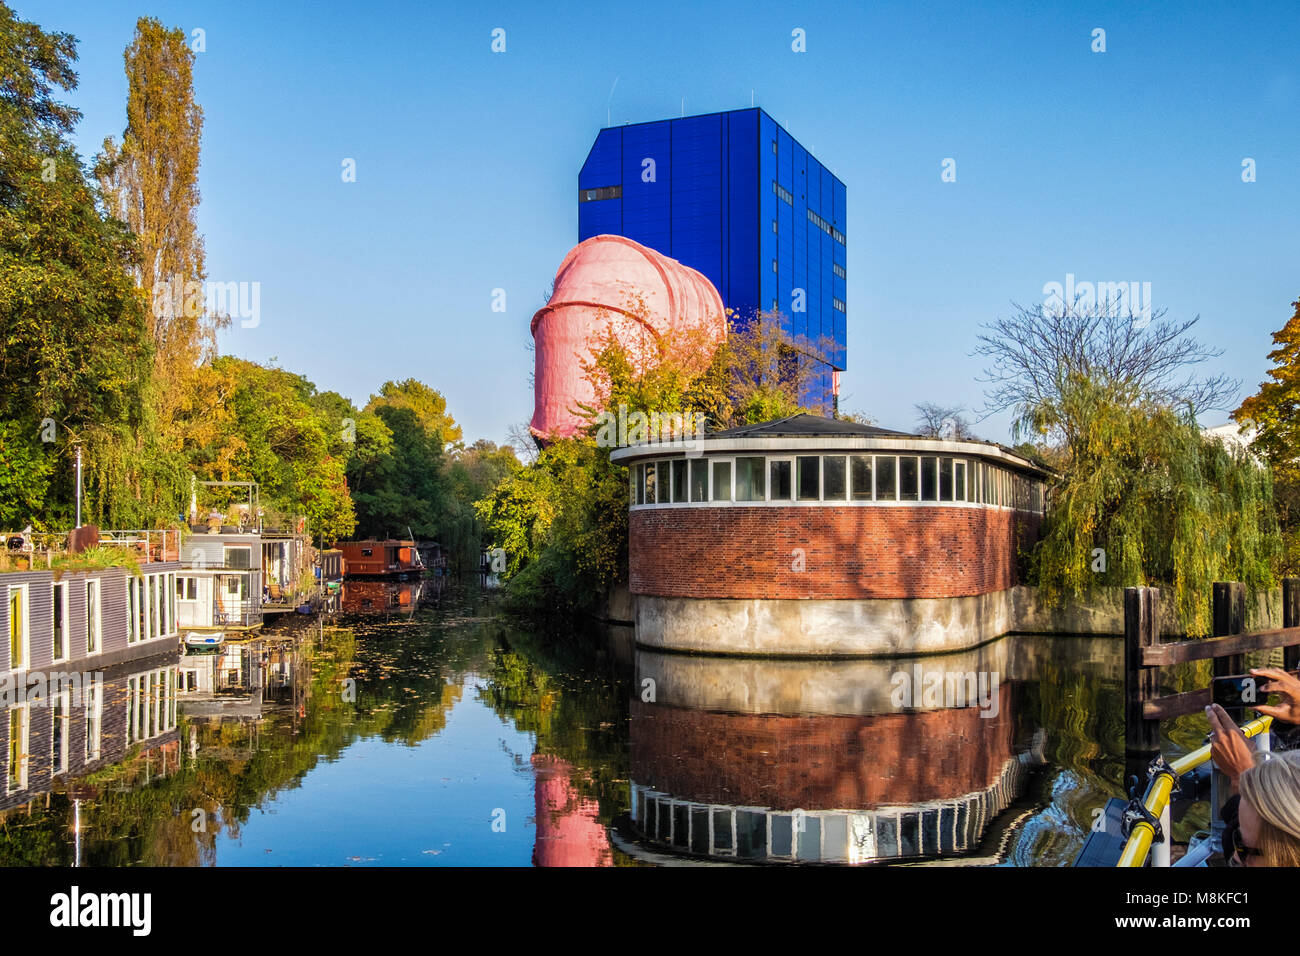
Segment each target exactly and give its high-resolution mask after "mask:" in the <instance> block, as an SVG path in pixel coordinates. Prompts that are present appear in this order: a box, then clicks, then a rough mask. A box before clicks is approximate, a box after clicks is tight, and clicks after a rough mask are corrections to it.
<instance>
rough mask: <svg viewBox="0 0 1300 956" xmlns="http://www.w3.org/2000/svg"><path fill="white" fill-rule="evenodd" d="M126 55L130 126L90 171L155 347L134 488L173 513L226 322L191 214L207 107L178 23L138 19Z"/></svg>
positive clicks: (109, 142) (108, 145) (195, 203)
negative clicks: (125, 238)
mask: <svg viewBox="0 0 1300 956" xmlns="http://www.w3.org/2000/svg"><path fill="white" fill-rule="evenodd" d="M123 59H124V61H125V66H126V76H127V80H128V84H129V86H128V96H127V104H126V119H127V123H126V129H125V130H124V131H123V134H122V142H121V144H120V145H119V144H117V143H115V142H114V141H113V139H112V138H111V137H110V138H109V139H107V140H105V142H104V148H103V152H102V153H101V154H100V156H99V159H98V164H97V167H96V168H97V172H98V175H99V177H100V182H101V184H102V187H103V191H104V193H105V195H106V197H107V198H108V200H109V203H110V208H111V209H112V211H113V212H114V214H115V215H116V216H117V217H118V218H119V219H121V220H122V221H123V222H125V223H126V224H127V226H128V227H129V228H130V229H131V231H132V232H133V233H134V234H135V237H136V242H137V248H138V255H137V258H136V262H135V265H134V276H135V280H136V285H137V287H138V289H139V293H140V297H141V299H142V301H143V303H144V305H145V307H146V309H147V311H148V316H149V325H150V332H151V335H152V338H153V345H154V370H153V376H152V388H151V393H150V395H149V400H148V402H147V409H146V423H145V427H144V428H143V429H141V431H140V432H139V435H138V443H137V470H136V472H135V475H134V485H135V492H136V494H137V495H138V496H139V497H140V498H142V499H144V500H146V501H147V502H150V503H153V504H155V505H156V506H157V507H158V508H159V510H160V511H167V512H170V511H174V510H175V509H174V498H175V496H176V491H177V488H178V487H183V486H184V482H185V472H186V464H185V461H184V457H183V455H184V452H185V450H186V448H187V446H188V445H189V444H190V443H189V441H188V432H189V428H190V426H189V424H188V423H189V421H190V420H192V419H196V418H199V417H202V415H203V414H204V402H203V399H202V392H203V381H204V379H205V374H204V372H205V369H204V368H203V366H204V364H205V363H206V362H209V361H210V360H211V359H212V358H213V357H215V354H216V333H217V330H218V329H219V328H220V327H221V326H222V325H223V324H224V323H225V322H228V321H229V319H228V317H220V316H213V315H210V314H208V312H207V308H206V303H205V301H204V295H203V281H204V279H205V278H206V272H205V266H204V248H203V238H202V236H200V235H199V231H198V224H197V221H196V214H197V211H198V205H199V188H198V171H199V142H200V138H201V136H202V131H203V111H202V109H201V108H200V107H199V106H198V104H197V103H196V102H195V101H194V86H193V67H194V52H193V51H192V50H191V49H190V47H189V45H188V43H187V41H186V36H185V33H184V31H183V30H180V29H167V28H166V27H164V26H163V25H162V23H160V22H159V21H158V20H156V19H154V18H152V17H141V18H140V19H139V20H138V21H137V22H136V32H135V38H134V39H133V40H132V42H131V45H130V46H128V47H127V48H126V52H125V54H124V57H123Z"/></svg>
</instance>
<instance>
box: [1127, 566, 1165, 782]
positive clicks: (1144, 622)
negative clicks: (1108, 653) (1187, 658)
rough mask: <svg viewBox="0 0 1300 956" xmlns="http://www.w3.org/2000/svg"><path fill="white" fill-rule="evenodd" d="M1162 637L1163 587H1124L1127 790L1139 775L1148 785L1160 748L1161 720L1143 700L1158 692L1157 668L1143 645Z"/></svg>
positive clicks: (1147, 645) (1152, 697) (1155, 641)
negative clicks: (1148, 663)
mask: <svg viewBox="0 0 1300 956" xmlns="http://www.w3.org/2000/svg"><path fill="white" fill-rule="evenodd" d="M1159 639H1160V591H1159V590H1158V589H1157V588H1125V589H1124V768H1125V769H1124V781H1123V785H1124V790H1125V792H1127V790H1128V783H1129V781H1128V778H1129V776H1132V775H1136V776H1137V778H1138V788H1139V790H1145V789H1146V783H1147V778H1146V768H1147V764H1148V763H1150V761H1151V758H1152V757H1154V756H1155V755H1156V754H1157V753H1159V751H1160V721H1158V720H1148V719H1147V718H1146V717H1144V716H1143V715H1142V703H1143V701H1147V700H1154V699H1155V697H1156V694H1157V692H1158V686H1157V682H1156V677H1157V671H1156V669H1155V668H1154V667H1144V666H1143V665H1142V648H1144V647H1149V646H1151V645H1153V644H1155V643H1157V641H1158V640H1159Z"/></svg>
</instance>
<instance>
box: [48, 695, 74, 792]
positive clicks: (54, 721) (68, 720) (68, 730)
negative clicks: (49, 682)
mask: <svg viewBox="0 0 1300 956" xmlns="http://www.w3.org/2000/svg"><path fill="white" fill-rule="evenodd" d="M50 713H51V715H52V717H51V724H50V776H52V777H57V776H59V775H60V774H65V773H67V772H68V767H69V765H70V760H69V755H70V753H71V750H72V692H71V691H67V690H65V691H60V692H59V693H57V694H55V695H54V696H53V698H52V700H51V706H50ZM60 713H61V714H62V715H63V716H61V717H60V716H59V715H60ZM60 732H62V735H63V751H62V753H61V754H60V760H59V761H58V762H55V760H54V742H55V741H56V740H58V739H59V734H60Z"/></svg>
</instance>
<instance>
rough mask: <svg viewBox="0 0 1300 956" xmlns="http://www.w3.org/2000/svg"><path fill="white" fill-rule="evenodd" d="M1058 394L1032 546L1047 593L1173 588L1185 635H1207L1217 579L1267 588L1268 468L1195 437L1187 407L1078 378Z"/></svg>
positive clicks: (1270, 534) (1270, 546)
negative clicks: (1062, 417) (1051, 458)
mask: <svg viewBox="0 0 1300 956" xmlns="http://www.w3.org/2000/svg"><path fill="white" fill-rule="evenodd" d="M1061 399H1062V400H1061V404H1060V409H1061V411H1062V412H1063V413H1064V414H1066V415H1068V416H1069V418H1070V420H1071V422H1072V423H1073V425H1072V427H1071V430H1070V433H1071V437H1070V440H1069V441H1068V443H1067V444H1066V445H1065V446H1064V447H1062V448H1060V449H1058V460H1059V461H1060V462H1061V465H1060V471H1059V473H1058V474H1057V475H1056V476H1055V479H1054V481H1053V483H1052V486H1051V488H1050V492H1049V495H1048V511H1047V521H1046V523H1045V526H1044V535H1043V538H1042V540H1041V541H1040V542H1039V545H1038V548H1037V550H1036V552H1035V554H1034V563H1035V566H1036V570H1037V580H1038V583H1039V585H1040V586H1041V587H1042V589H1043V592H1044V596H1045V597H1047V598H1048V599H1049V601H1059V600H1060V599H1061V598H1063V597H1065V596H1067V595H1068V596H1071V597H1074V598H1086V597H1087V596H1089V595H1090V594H1093V593H1095V591H1096V589H1097V588H1099V587H1102V586H1128V585H1156V586H1159V587H1162V588H1166V589H1169V590H1171V591H1172V597H1173V603H1174V606H1175V607H1176V608H1177V610H1178V613H1179V617H1180V618H1181V620H1182V622H1183V625H1184V627H1185V628H1186V629H1187V630H1188V632H1189V633H1207V632H1208V630H1209V607H1210V604H1209V595H1210V586H1211V585H1212V584H1213V583H1214V582H1215V581H1244V582H1245V583H1246V585H1247V586H1248V587H1249V588H1251V589H1253V590H1256V591H1258V590H1262V589H1264V588H1268V587H1271V586H1272V584H1273V582H1274V577H1273V563H1274V561H1275V559H1276V557H1277V553H1278V534H1277V523H1276V518H1275V516H1274V511H1273V491H1272V481H1271V479H1270V475H1269V471H1268V468H1267V467H1266V466H1265V465H1263V464H1262V463H1261V462H1260V461H1258V460H1257V459H1255V458H1254V457H1252V456H1251V455H1249V454H1248V453H1246V452H1244V451H1242V450H1241V449H1240V448H1238V447H1236V446H1235V445H1234V446H1229V445H1225V444H1224V443H1223V442H1221V441H1219V440H1218V439H1215V438H1209V437H1206V436H1205V435H1203V434H1202V432H1201V430H1200V428H1199V427H1198V426H1197V424H1196V421H1195V419H1194V418H1193V417H1192V416H1191V415H1190V414H1188V413H1186V412H1184V413H1179V412H1177V411H1175V410H1174V409H1171V408H1168V407H1166V406H1162V405H1158V404H1153V403H1150V402H1144V401H1134V402H1132V403H1125V402H1123V401H1118V400H1116V398H1115V396H1114V395H1113V394H1111V393H1110V392H1109V391H1108V390H1106V389H1103V388H1100V387H1098V386H1097V385H1096V384H1095V383H1093V382H1091V381H1089V380H1086V379H1081V378H1080V379H1076V380H1075V381H1074V382H1072V383H1071V384H1070V385H1068V386H1067V388H1066V389H1065V391H1064V393H1063V394H1062V396H1061Z"/></svg>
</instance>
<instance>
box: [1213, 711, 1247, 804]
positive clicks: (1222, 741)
mask: <svg viewBox="0 0 1300 956" xmlns="http://www.w3.org/2000/svg"><path fill="white" fill-rule="evenodd" d="M1205 716H1206V718H1207V719H1208V720H1209V721H1210V730H1211V731H1212V733H1211V734H1210V756H1211V757H1213V759H1214V765H1215V766H1216V767H1218V768H1219V769H1220V770H1222V771H1223V772H1224V773H1225V774H1227V777H1228V779H1229V780H1231V781H1232V785H1233V787H1236V786H1237V778H1238V777H1240V776H1241V775H1242V774H1243V773H1245V772H1246V771H1247V770H1249V769H1250V768H1251V767H1253V766H1255V753H1254V751H1253V750H1252V749H1251V746H1250V741H1249V740H1247V739H1246V735H1245V734H1244V733H1242V732H1241V728H1240V727H1238V726H1237V725H1236V723H1235V722H1234V721H1233V719H1232V718H1231V717H1229V716H1228V712H1227V711H1226V710H1224V709H1223V708H1222V707H1220V706H1219V705H1218V704H1211V705H1210V706H1209V707H1206V708H1205Z"/></svg>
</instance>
